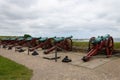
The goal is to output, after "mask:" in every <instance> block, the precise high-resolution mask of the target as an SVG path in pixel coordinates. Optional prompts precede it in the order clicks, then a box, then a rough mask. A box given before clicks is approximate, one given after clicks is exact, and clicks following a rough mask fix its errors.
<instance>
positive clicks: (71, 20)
mask: <svg viewBox="0 0 120 80" xmlns="http://www.w3.org/2000/svg"><path fill="white" fill-rule="evenodd" d="M119 3H120V1H119V0H109V1H105V0H44V1H43V0H1V1H0V30H1V31H0V34H3V33H4V34H8V33H10V34H14V35H16V34H17V35H21V34H24V33H30V34H32V35H34V36H36V35H37V36H39V35H42V36H44V35H47V36H54V35H59V36H60V35H62V36H64V35H66V36H67V35H69V34H70V35H72V34H73V36H75V37H89V36H94V35H97V34H98V35H99V34H104V33H110V34H112V35H113V36H116V35H118V34H119V32H120V28H119V26H120V23H119V22H120V17H119V15H120V14H119V13H120V10H119V7H120V5H119ZM3 30H4V31H6V32H3ZM36 32H37V33H36ZM115 33H116V34H115ZM79 34H80V35H79Z"/></svg>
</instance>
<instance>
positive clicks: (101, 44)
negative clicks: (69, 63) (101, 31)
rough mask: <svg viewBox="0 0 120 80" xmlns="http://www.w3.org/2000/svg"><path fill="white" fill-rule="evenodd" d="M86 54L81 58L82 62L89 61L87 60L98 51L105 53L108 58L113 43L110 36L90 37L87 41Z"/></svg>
mask: <svg viewBox="0 0 120 80" xmlns="http://www.w3.org/2000/svg"><path fill="white" fill-rule="evenodd" d="M88 47H89V48H88V53H87V55H86V56H84V57H83V58H82V60H83V61H84V62H87V61H89V59H90V58H91V57H92V56H94V55H96V54H97V53H98V52H99V51H103V50H104V51H105V53H106V55H107V57H110V56H111V55H112V52H113V47H114V41H113V38H112V36H110V35H109V34H106V35H105V36H98V37H97V38H96V37H92V38H90V40H89V45H88Z"/></svg>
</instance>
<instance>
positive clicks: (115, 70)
mask: <svg viewBox="0 0 120 80" xmlns="http://www.w3.org/2000/svg"><path fill="white" fill-rule="evenodd" d="M38 52H39V55H37V56H32V55H27V52H23V53H19V52H15V51H14V50H6V49H0V55H1V56H4V57H7V58H9V59H11V60H13V61H15V62H17V63H20V64H23V65H25V66H26V67H28V68H30V69H32V70H33V76H32V78H31V80H120V76H119V75H120V64H119V61H120V58H119V57H117V58H115V57H114V58H112V57H111V58H110V59H106V58H105V57H104V58H99V57H97V58H99V59H97V58H93V59H92V60H90V61H89V62H87V63H84V62H82V61H81V58H82V57H83V55H85V54H83V53H75V52H59V54H58V56H61V58H60V59H59V60H58V61H57V62H55V61H54V60H46V59H43V57H53V56H54V54H48V55H44V54H43V52H42V51H41V50H40V51H38ZM66 55H68V56H69V58H71V59H72V62H70V63H62V62H61V60H62V59H63V58H64V56H66ZM103 59H105V60H106V61H103V64H101V63H99V62H102V60H103ZM95 61H96V62H95ZM98 61H99V62H98ZM83 64H85V66H82V65H83ZM88 65H89V66H91V65H92V66H94V65H97V66H94V67H92V68H91V67H87V66H88Z"/></svg>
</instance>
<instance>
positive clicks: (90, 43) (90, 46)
mask: <svg viewBox="0 0 120 80" xmlns="http://www.w3.org/2000/svg"><path fill="white" fill-rule="evenodd" d="M93 40H95V37H92V38H90V40H89V44H88V51H90V50H91V49H92V48H93V44H92V41H93Z"/></svg>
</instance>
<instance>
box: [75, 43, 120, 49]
mask: <svg viewBox="0 0 120 80" xmlns="http://www.w3.org/2000/svg"><path fill="white" fill-rule="evenodd" d="M73 46H77V47H80V48H88V42H73ZM114 49H120V42H114Z"/></svg>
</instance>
